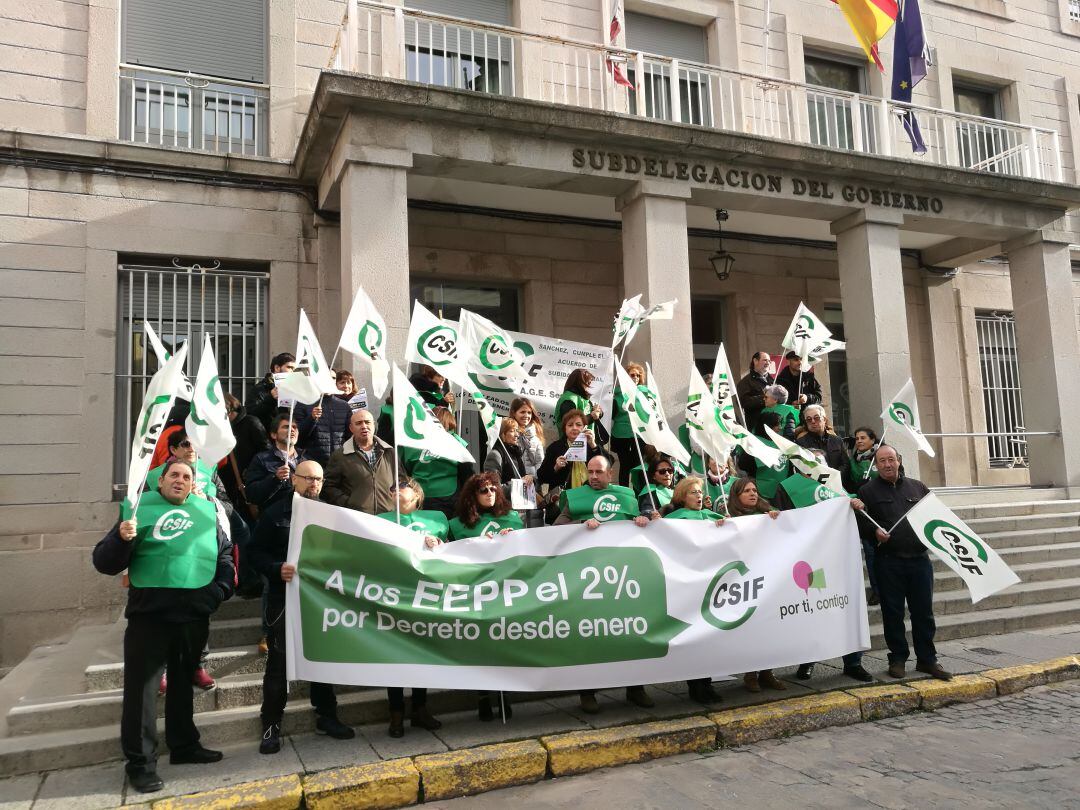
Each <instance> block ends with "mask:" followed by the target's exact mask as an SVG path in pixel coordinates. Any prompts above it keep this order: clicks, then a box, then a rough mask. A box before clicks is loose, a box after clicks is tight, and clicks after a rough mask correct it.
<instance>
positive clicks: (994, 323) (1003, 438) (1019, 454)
mask: <svg viewBox="0 0 1080 810" xmlns="http://www.w3.org/2000/svg"><path fill="white" fill-rule="evenodd" d="M975 331H976V334H977V336H978V341H979V369H980V372H981V375H982V388H983V408H984V410H985V412H986V432H987V433H990V434H998V435H991V436H988V437H987V439H986V444H987V452H988V453H989V456H990V466H991V467H1016V466H1023V467H1026V466H1027V458H1028V451H1027V441H1026V440H1025V439H1024V436H1023V427H1024V407H1023V403H1022V402H1021V398H1020V364H1019V363H1018V362H1017V359H1016V321H1015V319H1014V317H1013V313H1011V312H977V313H975Z"/></svg>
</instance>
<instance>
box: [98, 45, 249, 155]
mask: <svg viewBox="0 0 1080 810" xmlns="http://www.w3.org/2000/svg"><path fill="white" fill-rule="evenodd" d="M269 110H270V91H269V90H268V89H267V88H266V87H265V86H263V85H256V84H248V83H244V82H232V81H224V80H222V79H215V78H212V77H209V76H197V75H195V74H192V73H176V72H173V71H167V70H147V69H145V68H141V67H137V66H132V65H121V67H120V122H119V134H120V140H123V141H132V142H135V143H145V144H151V145H154V146H171V147H175V148H178V149H196V150H200V151H207V152H225V153H228V154H238V155H252V156H265V155H268V154H269V153H270V149H269V142H268V141H269V139H268V133H269V115H268V113H269Z"/></svg>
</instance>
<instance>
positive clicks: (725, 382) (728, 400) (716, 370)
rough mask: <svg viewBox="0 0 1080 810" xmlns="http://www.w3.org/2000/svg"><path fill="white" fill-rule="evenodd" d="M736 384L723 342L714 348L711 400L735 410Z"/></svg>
mask: <svg viewBox="0 0 1080 810" xmlns="http://www.w3.org/2000/svg"><path fill="white" fill-rule="evenodd" d="M737 384H738V382H737V380H736V379H735V375H733V374H732V373H731V364H730V363H728V359H727V352H726V351H725V350H724V344H723V343H721V344H720V347H719V348H718V349H717V350H716V362H715V363H713V371H712V394H713V401H714V402H715V403H716V404H717V405H723V406H724V407H725V408H728V409H730V410H732V411H734V410H735V405H734V400H735V386H736V385H737Z"/></svg>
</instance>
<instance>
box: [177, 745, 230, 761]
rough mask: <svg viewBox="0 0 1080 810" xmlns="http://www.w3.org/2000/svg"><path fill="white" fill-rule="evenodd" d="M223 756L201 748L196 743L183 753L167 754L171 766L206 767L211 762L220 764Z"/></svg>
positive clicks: (218, 752) (217, 752)
mask: <svg viewBox="0 0 1080 810" xmlns="http://www.w3.org/2000/svg"><path fill="white" fill-rule="evenodd" d="M222 756H223V754H222V753H221V752H220V751H213V750H211V749H209V748H203V747H202V746H201V745H199V744H198V743H195V745H194V746H193V747H192V748H188V749H187V750H184V751H173V752H172V753H170V754H169V762H171V763H172V764H173V765H208V764H210V763H211V762H221V757H222Z"/></svg>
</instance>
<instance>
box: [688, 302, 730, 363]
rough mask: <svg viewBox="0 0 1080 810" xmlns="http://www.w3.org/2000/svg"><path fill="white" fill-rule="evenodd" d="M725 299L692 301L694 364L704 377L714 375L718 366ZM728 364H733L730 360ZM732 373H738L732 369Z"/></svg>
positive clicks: (722, 337)
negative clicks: (714, 367)
mask: <svg viewBox="0 0 1080 810" xmlns="http://www.w3.org/2000/svg"><path fill="white" fill-rule="evenodd" d="M725 309H726V302H725V301H724V299H723V298H697V297H694V298H692V299H691V300H690V331H691V335H692V338H691V339H692V340H693V343H694V364H695V365H697V367H698V371H700V372H701V374H702V376H704V375H706V374H712V370H713V366H714V365H715V364H716V350H717V348H718V347H719V346H720V344H721V343H723V342H724V322H725V320H726V319H725V317H724V312H725ZM728 362H731V361H730V359H729V360H728ZM732 373H736V370H735V369H732Z"/></svg>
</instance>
